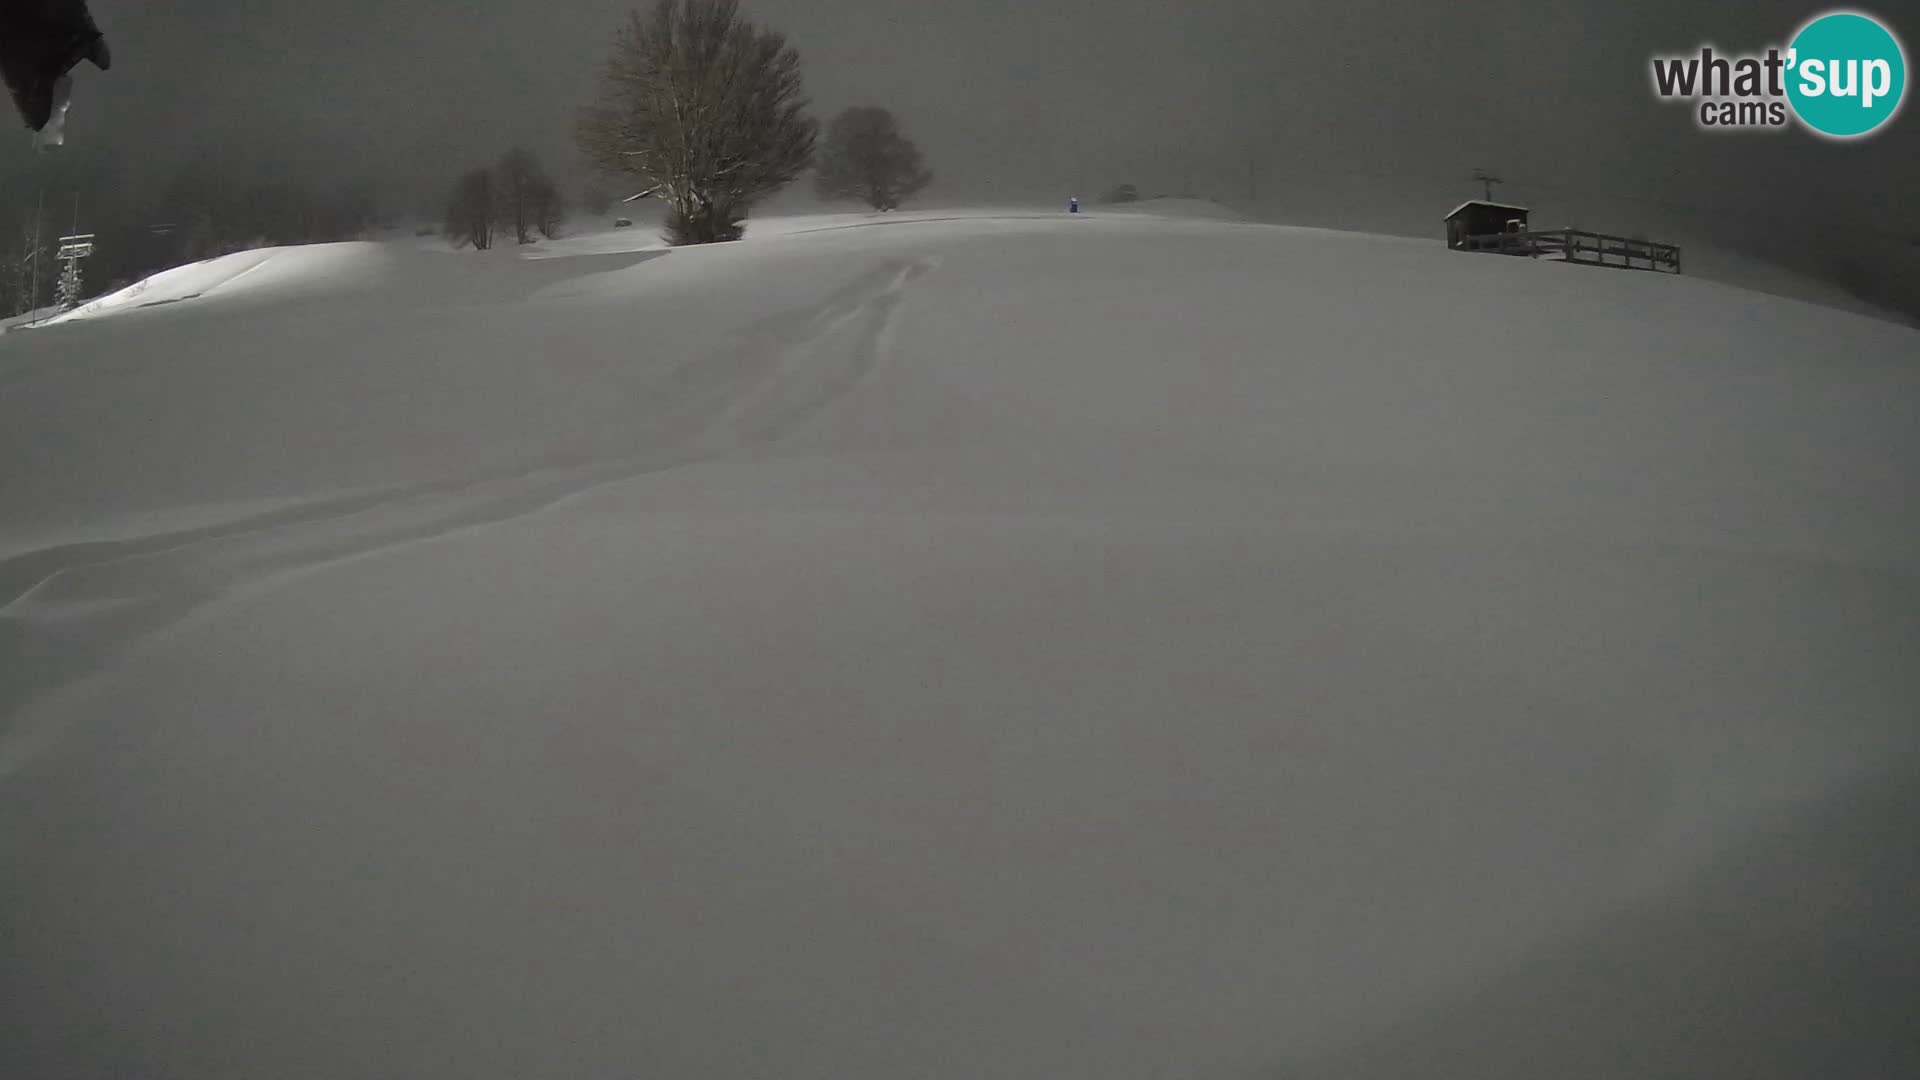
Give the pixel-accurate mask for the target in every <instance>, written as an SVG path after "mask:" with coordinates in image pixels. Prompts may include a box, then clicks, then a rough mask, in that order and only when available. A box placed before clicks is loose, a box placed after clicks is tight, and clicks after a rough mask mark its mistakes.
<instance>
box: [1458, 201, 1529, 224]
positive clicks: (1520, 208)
mask: <svg viewBox="0 0 1920 1080" xmlns="http://www.w3.org/2000/svg"><path fill="white" fill-rule="evenodd" d="M1469 206H1490V207H1492V208H1493V209H1495V210H1518V211H1520V212H1521V213H1523V214H1531V213H1533V208H1532V207H1528V206H1515V205H1513V204H1512V203H1501V202H1488V201H1487V200H1485V199H1468V200H1467V201H1466V202H1463V203H1461V204H1460V205H1459V206H1456V207H1454V208H1453V209H1452V210H1450V211H1448V212H1447V216H1446V217H1443V218H1441V219H1440V220H1441V221H1446V220H1449V219H1450V218H1452V217H1453V216H1454V215H1455V214H1458V213H1459V212H1460V211H1462V210H1465V209H1466V208H1467V207H1469Z"/></svg>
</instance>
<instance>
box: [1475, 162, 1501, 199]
mask: <svg viewBox="0 0 1920 1080" xmlns="http://www.w3.org/2000/svg"><path fill="white" fill-rule="evenodd" d="M1473 178H1474V180H1475V181H1477V182H1478V183H1479V184H1480V185H1481V186H1482V187H1483V188H1484V189H1485V191H1486V200H1487V201H1488V202H1492V201H1493V185H1495V184H1504V183H1506V181H1505V180H1502V179H1500V178H1499V177H1497V176H1495V175H1493V174H1492V173H1490V172H1488V171H1487V170H1485V169H1475V170H1473Z"/></svg>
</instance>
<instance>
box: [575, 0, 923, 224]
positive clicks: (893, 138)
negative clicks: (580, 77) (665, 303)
mask: <svg viewBox="0 0 1920 1080" xmlns="http://www.w3.org/2000/svg"><path fill="white" fill-rule="evenodd" d="M807 105H808V101H807V98H806V96H805V94H804V92H803V89H802V85H801V77H800V55H799V53H798V52H796V51H795V50H794V48H793V46H791V45H789V44H788V43H787V39H786V37H785V35H783V34H780V33H778V32H777V31H773V30H768V29H765V28H762V27H760V26H756V25H755V24H754V23H752V22H750V21H749V20H747V19H746V18H745V17H743V16H742V15H741V14H740V8H739V4H738V3H737V0H657V2H656V3H655V5H654V7H653V9H652V10H651V11H650V12H646V13H638V12H636V13H635V14H634V15H632V16H631V17H630V18H629V19H628V21H627V23H626V24H625V25H624V26H622V27H621V28H620V29H619V31H618V32H617V34H616V36H615V39H614V46H613V53H612V56H611V58H610V59H609V60H608V62H607V67H606V72H605V76H604V78H603V80H602V83H601V89H600V93H599V96H598V98H597V99H596V100H595V101H594V102H593V104H591V105H589V106H587V107H586V108H585V109H583V110H581V114H580V118H579V123H578V126H577V128H576V132H575V134H576V141H577V143H578V145H579V147H580V150H581V153H582V154H583V155H584V156H585V157H586V159H587V160H588V162H590V163H591V164H592V165H593V166H594V167H595V169H596V170H597V171H599V172H600V173H602V174H604V175H606V176H608V177H610V178H619V179H621V180H623V181H626V182H628V183H630V184H633V185H635V186H636V187H637V189H638V193H639V194H642V195H650V196H655V197H658V198H659V199H660V200H661V201H662V202H663V203H664V204H665V205H666V207H667V216H666V233H667V239H668V241H669V242H670V243H673V244H704V243H713V242H716V241H723V240H737V239H739V237H740V236H741V233H742V231H743V229H744V223H745V221H746V219H747V215H748V214H749V213H750V212H751V211H752V209H753V207H754V205H755V204H756V203H757V202H759V201H761V200H762V199H765V198H766V197H767V196H769V195H771V194H773V193H774V192H776V191H778V190H780V189H781V188H783V187H785V186H786V185H788V184H790V183H792V182H793V181H794V180H795V179H797V178H798V177H799V176H800V174H802V173H803V172H805V171H806V170H807V168H808V167H809V166H811V165H813V164H814V158H815V143H816V140H817V136H818V124H817V123H816V122H815V121H814V120H813V118H812V117H810V116H808V115H807V111H806V110H807ZM819 159H820V160H819V164H820V175H819V190H820V193H821V194H822V195H823V196H826V197H829V198H859V199H863V200H865V201H866V202H867V203H868V204H869V205H871V206H873V207H874V208H875V209H878V210H890V209H893V208H895V207H897V206H898V205H899V204H900V201H901V200H902V199H904V198H906V197H908V196H910V195H912V194H913V193H915V192H917V191H919V190H920V189H922V188H923V187H925V186H926V184H927V182H928V181H929V180H930V179H931V176H932V174H930V173H928V172H927V171H926V169H925V168H924V166H923V165H922V163H921V159H920V152H919V151H918V150H917V149H916V148H914V146H913V144H912V142H910V141H909V140H908V139H907V138H906V137H905V136H903V135H901V134H900V131H899V126H898V124H897V123H896V122H895V121H894V119H893V116H892V114H890V113H888V112H887V111H886V110H885V109H879V108H871V107H867V108H855V109H849V110H847V111H846V112H845V113H842V114H841V115H840V117H839V118H837V119H836V120H835V121H834V123H833V125H832V126H831V127H830V128H829V130H828V135H827V140H826V145H825V146H824V147H821V148H820V155H819Z"/></svg>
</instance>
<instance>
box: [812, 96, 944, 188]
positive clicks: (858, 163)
mask: <svg viewBox="0 0 1920 1080" xmlns="http://www.w3.org/2000/svg"><path fill="white" fill-rule="evenodd" d="M932 180H933V174H932V173H931V172H928V171H927V170H926V168H925V167H923V165H922V163H921V159H920V148H919V147H916V146H915V145H913V140H912V139H909V138H907V137H906V136H905V135H902V134H900V125H899V123H898V122H897V121H895V120H894V118H893V113H891V112H889V111H887V110H886V109H882V108H879V107H878V106H872V105H866V106H856V107H854V108H851V109H847V110H846V111H844V112H842V113H841V114H840V115H839V116H837V117H834V120H833V124H832V125H831V126H829V127H828V128H827V137H826V141H825V142H824V143H823V144H822V145H821V148H820V173H819V176H818V177H817V178H816V180H815V188H816V190H818V192H819V194H820V197H821V198H823V199H860V200H862V201H864V202H865V203H866V204H867V205H868V206H871V207H873V208H874V209H875V210H894V209H898V208H899V206H900V203H901V200H903V199H907V198H910V197H912V196H913V195H916V194H918V193H919V192H920V190H921V189H922V188H924V187H926V186H927V184H928V183H929V182H931V181H932Z"/></svg>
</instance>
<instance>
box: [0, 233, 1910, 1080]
mask: <svg viewBox="0 0 1920 1080" xmlns="http://www.w3.org/2000/svg"><path fill="white" fill-rule="evenodd" d="M856 219H857V220H856ZM849 226H853V227H849ZM630 231H632V230H622V232H623V233H625V232H630ZM649 239H650V238H647V237H645V236H639V237H636V238H635V240H634V241H633V246H634V247H635V248H644V247H646V246H648V244H647V241H648V240H649ZM547 254H548V255H550V256H552V257H549V258H543V259H519V258H515V257H512V255H511V254H510V253H495V254H494V255H493V256H477V255H473V254H471V253H468V254H452V253H439V252H430V251H421V250H412V249H409V248H406V247H405V246H401V245H395V246H392V247H379V246H375V245H360V246H350V247H346V248H342V249H339V250H324V249H323V250H319V251H303V252H280V253H273V254H270V255H268V256H265V261H264V262H261V263H257V264H256V266H257V267H258V271H257V273H253V274H252V275H251V276H250V277H240V276H238V275H235V276H232V277H229V278H225V279H224V283H223V284H221V283H216V286H215V287H204V286H202V285H201V283H200V282H199V280H198V279H197V278H195V275H203V276H205V277H207V278H208V279H210V280H211V279H213V278H217V277H219V275H220V274H224V273H225V271H226V270H228V269H235V268H236V267H237V265H238V264H236V266H235V267H227V268H224V269H220V270H216V269H215V268H214V267H212V266H207V267H203V268H201V269H199V270H196V271H194V272H193V274H183V277H185V278H194V280H191V281H185V280H183V282H182V283H180V285H179V287H178V289H176V290H175V291H178V292H181V293H182V294H183V295H182V296H181V298H180V300H179V302H175V303H170V304H165V305H161V306H154V307H142V306H138V305H135V304H120V305H117V306H113V307H112V308H111V309H109V308H100V309H96V310H95V311H94V312H92V313H90V314H89V315H88V316H87V317H82V318H78V319H74V320H71V321H69V322H67V323H65V324H63V325H57V326H52V327H48V328H45V329H41V330H36V331H34V332H32V333H30V334H13V335H8V336H7V337H5V338H4V339H0V460H4V461H5V462H7V464H6V465H5V466H0V502H3V504H4V505H5V506H6V508H7V513H6V516H5V518H4V521H3V522H0V619H3V620H4V621H0V634H3V635H4V636H3V637H0V649H3V650H4V651H3V652H0V882H4V886H0V1004H4V1007H0V1050H4V1054H5V1056H4V1057H0V1062H5V1063H6V1067H4V1068H0V1072H5V1073H7V1074H8V1075H15V1074H17V1075H22V1076H34V1077H42V1076H46V1077H65V1076H75V1077H79V1076H121V1075H133V1074H140V1075H180V1076H193V1077H208V1078H218V1077H241V1076H315V1077H319V1076H389V1075H391V1076H402V1075H405V1076H456V1075H457V1076H461V1077H508V1076H522V1075H542V1076H582V1077H584V1076H595V1077H598V1076H635V1075H658V1076H721V1075H726V1076H742V1075H750V1074H753V1075H779V1076H783V1077H822V1078H825V1077H833V1078H836V1080H844V1078H848V1077H900V1076H909V1075H911V1076H917V1077H924V1078H929V1080H933V1078H948V1077H951V1078H956V1080H957V1078H962V1077H964V1078H969V1080H972V1078H978V1077H989V1076H991V1077H1048V1078H1061V1077H1086V1078H1096V1077H1097V1078H1101V1080H1124V1078H1140V1080H1150V1078H1166V1077H1172V1076H1182V1077H1196V1078H1197V1077H1271V1076H1282V1075H1284V1076H1290V1077H1292V1076H1301V1077H1311V1076H1329V1077H1336V1076H1337V1077H1353V1076H1360V1077H1381V1078H1385V1077H1402V1076H1413V1075H1419V1076H1429V1077H1461V1078H1465V1077H1475V1078H1481V1077H1515V1078H1518V1077H1529V1078H1533V1077H1543V1076H1552V1077H1556V1078H1570V1077H1595V1078H1598V1077H1603V1076H1605V1077H1615V1076H1629V1075H1630V1076H1635V1077H1649V1076H1658V1077H1666V1076H1672V1077H1678V1076H1740V1077H1767V1076H1780V1077H1787V1076H1796V1077H1797V1076H1803V1075H1811V1074H1819V1075H1822V1076H1857V1077H1863V1078H1865V1077H1874V1078H1880V1077H1887V1076H1895V1075H1909V1074H1912V1073H1913V1072H1914V1071H1915V1070H1916V1069H1920V1045H1917V1044H1916V1041H1915V1040H1914V1038H1913V1035H1912V1032H1911V1025H1910V1023H1909V1019H1910V1017H1911V1015H1913V1014H1914V1013H1915V1012H1916V1011H1920V983H1916V981H1915V979H1914V976H1913V972H1915V971H1916V970H1920V924H1916V923H1915V921H1914V920H1913V919H1912V916H1911V907H1912V905H1911V902H1910V901H1911V898H1912V897H1913V896H1914V895H1915V891H1916V888H1917V887H1920V881H1916V874H1915V870H1914V867H1913V863H1912V859H1911V857H1910V853H1911V844H1910V840H1911V837H1912V835H1913V828H1914V826H1915V825H1916V824H1920V807H1916V806H1915V799H1914V795H1913V793H1914V792H1915V791H1917V790H1920V787H1916V786H1915V783H1914V782H1915V781H1916V780H1920V740H1916V733H1915V718H1916V715H1920V666H1916V665H1915V664H1914V663H1913V658H1914V657H1915V656H1916V655H1920V619H1916V615H1915V613H1916V612H1920V509H1916V508H1915V504H1914V502H1913V500H1912V499H1911V497H1910V496H1911V492H1912V486H1913V477H1914V475H1915V470H1916V468H1920V424H1917V423H1916V422H1915V421H1916V419H1917V418H1916V415H1915V408H1916V405H1915V403H1916V402H1920V367H1917V366H1916V364H1915V361H1916V359H1920V333H1916V332H1914V331H1912V330H1909V329H1905V328H1902V327H1898V326H1893V325H1890V324H1887V323H1883V322H1876V321H1873V320H1869V319H1865V318H1861V317H1857V316H1853V315H1848V314H1844V313H1840V312H1836V311H1832V310H1829V309H1825V308H1819V307H1814V306H1811V305H1806V304H1800V303H1794V302H1790V301H1782V300H1778V299H1775V298H1772V297H1767V296H1762V295H1759V294H1755V293H1750V292H1744V291H1741V290H1737V289H1732V288H1728V287H1725V286H1720V285H1715V284H1712V283H1709V282H1703V281H1699V280H1694V279H1690V278H1679V279H1674V278H1666V277H1657V276H1654V275H1640V274H1623V273H1605V272H1597V271H1591V270H1585V269H1582V268H1577V267H1566V266H1558V265H1550V264H1539V263H1533V262H1529V261H1525V260H1508V259H1498V258H1492V257H1476V256H1467V255H1459V254H1454V253H1450V252H1446V251H1444V250H1442V249H1440V247H1439V245H1438V244H1436V243H1428V242H1414V241H1404V240H1393V239H1385V238H1379V237H1366V236H1357V235H1349V234H1338V233H1331V232H1324V231H1317V230H1305V229H1285V228H1275V227H1269V226H1259V225H1250V224H1240V223H1220V222H1203V221H1183V220H1178V219H1174V218H1169V217H1168V216H1166V215H1141V214H1103V213H1099V212H1093V213H1089V214H1084V215H1081V216H1079V217H1074V218H1069V217H1068V216H1066V215H1064V214H1039V213H1025V214H1019V213H1005V214H996V213H986V212H976V213H967V214H951V213H945V214H943V213H927V214H920V215H886V216H885V218H884V219H879V220H873V219H869V218H867V216H865V215H849V216H847V217H846V218H841V217H834V218H823V219H815V220H813V221H812V222H811V223H808V222H807V221H805V220H802V219H794V220H792V221H790V222H788V223H785V224H783V225H782V226H780V227H778V228H768V229H762V230H758V231H756V233H755V234H754V236H753V237H752V238H750V239H749V241H748V242H746V243H742V244H737V245H729V246H725V247H719V248H712V249H699V250H679V251H674V252H671V253H663V252H660V251H657V250H626V249H622V248H620V247H619V246H618V245H615V244H612V243H610V242H604V241H596V242H594V243H591V244H583V245H581V246H580V249H579V250H575V251H571V252H570V251H568V250H567V249H566V247H565V245H564V243H563V244H560V245H555V246H554V247H553V248H552V249H550V250H549V251H548V252H547ZM496 256H498V257H496ZM236 258H238V257H236ZM303 283H304V284H303ZM169 287H170V288H172V287H171V286H169ZM196 290H197V293H198V295H197V296H189V295H187V294H189V293H192V292H194V291H196Z"/></svg>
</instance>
